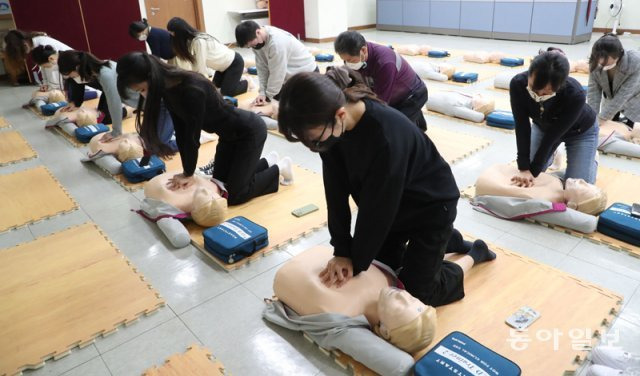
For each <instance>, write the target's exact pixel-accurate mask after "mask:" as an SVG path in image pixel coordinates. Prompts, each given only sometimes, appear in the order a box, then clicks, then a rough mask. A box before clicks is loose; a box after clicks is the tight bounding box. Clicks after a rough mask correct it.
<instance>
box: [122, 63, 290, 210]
mask: <svg viewBox="0 0 640 376" xmlns="http://www.w3.org/2000/svg"><path fill="white" fill-rule="evenodd" d="M127 88H129V89H131V90H134V91H136V92H138V93H140V95H141V96H143V97H144V101H142V100H141V101H140V102H139V103H138V110H139V111H138V114H137V117H136V128H137V130H138V133H139V134H140V136H141V137H142V139H143V141H144V145H145V148H146V149H147V150H148V151H150V152H152V153H154V154H156V155H159V156H167V155H172V154H174V153H175V152H174V151H173V150H172V149H171V148H169V147H168V146H167V145H165V144H163V143H162V142H161V141H160V139H159V137H158V115H159V113H160V105H161V102H163V103H164V105H165V106H166V108H167V110H168V111H169V114H170V115H171V118H172V119H173V125H174V130H175V135H176V143H177V146H178V151H179V153H180V158H181V160H182V169H183V172H182V173H180V174H175V175H174V176H173V178H171V179H170V180H169V182H168V185H169V188H170V189H172V190H176V189H181V188H187V187H189V186H190V185H192V184H194V182H195V178H194V177H193V173H194V171H195V168H196V164H197V161H198V149H199V148H200V142H199V139H200V132H201V131H202V130H204V131H205V132H208V133H216V134H218V136H219V137H220V138H219V140H218V146H217V149H216V155H215V169H214V171H213V177H214V178H215V179H218V180H220V181H223V182H225V188H226V189H227V190H228V192H229V197H228V203H229V205H237V204H241V203H243V202H246V201H249V200H250V199H252V198H254V197H257V196H261V195H264V194H267V193H273V192H276V191H277V190H278V180H279V176H280V175H281V174H282V175H283V178H284V181H291V179H292V174H291V160H290V159H283V161H281V162H278V163H279V164H275V163H273V161H267V160H266V159H264V158H262V159H260V154H261V153H262V148H263V146H264V142H265V140H266V137H267V130H266V127H265V125H264V122H263V121H262V119H260V117H259V116H258V115H256V114H254V113H253V112H249V111H244V110H240V109H238V108H235V107H233V106H232V105H229V104H227V103H226V102H225V101H224V100H223V99H222V96H221V95H220V94H219V93H218V91H217V90H216V89H215V87H214V86H213V84H212V83H211V81H209V80H207V79H206V78H204V77H202V76H201V75H199V74H197V73H195V72H188V71H185V70H182V69H179V68H176V67H173V66H171V65H168V64H166V63H163V62H162V61H161V60H160V59H158V58H157V57H155V56H152V55H149V54H147V53H146V52H131V53H129V54H127V55H125V56H123V57H121V58H120V60H118V90H119V92H120V94H121V95H123V96H124V95H126V94H127V93H126V89H127ZM141 110H144V117H141V116H140V111H141Z"/></svg>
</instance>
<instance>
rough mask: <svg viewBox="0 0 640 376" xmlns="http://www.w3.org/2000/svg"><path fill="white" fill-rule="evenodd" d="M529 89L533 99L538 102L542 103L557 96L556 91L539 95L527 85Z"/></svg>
mask: <svg viewBox="0 0 640 376" xmlns="http://www.w3.org/2000/svg"><path fill="white" fill-rule="evenodd" d="M527 91H528V92H529V95H530V96H531V99H533V100H534V101H536V102H538V103H542V102H544V101H546V100H549V99H551V98H553V97H555V96H556V93H553V94H547V95H538V94H536V92H535V91H533V90H531V88H530V87H529V86H528V85H527Z"/></svg>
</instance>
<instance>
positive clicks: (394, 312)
mask: <svg viewBox="0 0 640 376" xmlns="http://www.w3.org/2000/svg"><path fill="white" fill-rule="evenodd" d="M427 308H428V306H426V305H425V304H424V303H422V302H421V301H420V300H418V299H416V298H414V297H413V296H412V295H411V294H409V293H408V292H407V291H406V290H400V289H397V288H394V287H386V288H384V289H382V291H380V300H379V301H378V313H379V314H380V324H381V325H384V326H385V327H386V329H387V330H393V329H395V328H398V327H400V326H403V325H406V324H408V323H410V322H411V321H413V320H414V319H415V318H416V317H418V316H419V315H420V314H422V312H424V311H425V310H426V309H427Z"/></svg>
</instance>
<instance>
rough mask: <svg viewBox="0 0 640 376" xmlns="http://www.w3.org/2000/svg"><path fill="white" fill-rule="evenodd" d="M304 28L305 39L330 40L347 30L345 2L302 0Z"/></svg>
mask: <svg viewBox="0 0 640 376" xmlns="http://www.w3.org/2000/svg"><path fill="white" fill-rule="evenodd" d="M304 27H305V34H306V36H307V38H314V39H324V38H332V37H335V36H337V35H338V34H340V33H341V32H343V31H345V30H347V3H346V1H345V0H304Z"/></svg>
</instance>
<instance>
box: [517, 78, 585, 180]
mask: <svg viewBox="0 0 640 376" xmlns="http://www.w3.org/2000/svg"><path fill="white" fill-rule="evenodd" d="M528 77H529V76H528V73H527V72H522V73H519V74H517V75H516V76H515V77H514V78H513V79H512V80H511V84H510V85H509V94H510V96H511V110H512V111H513V118H514V120H515V123H516V143H517V146H518V169H519V170H523V171H524V170H529V171H531V174H533V176H538V175H539V174H540V172H541V171H542V168H543V167H544V164H545V163H546V161H548V160H549V158H550V157H551V155H552V154H553V151H554V148H555V147H557V145H558V144H559V143H560V142H561V141H562V139H563V138H564V137H565V136H570V135H574V134H575V135H577V134H579V133H582V132H584V131H586V130H587V129H589V128H591V127H592V126H593V124H594V123H595V120H596V114H595V112H594V111H593V110H592V109H591V107H589V105H587V103H586V93H585V92H584V90H583V89H582V85H580V83H578V81H576V80H575V79H574V78H571V77H568V78H567V82H566V83H565V85H564V86H563V87H561V88H560V90H558V91H557V93H556V95H555V97H553V98H551V99H549V100H546V101H544V102H542V104H541V103H537V102H536V101H534V100H533V99H532V98H531V96H530V95H529V92H528V91H527V81H528ZM541 106H542V107H543V108H544V111H542V113H541V111H540V109H541ZM529 118H531V119H532V120H533V122H534V123H536V124H537V125H538V127H539V128H540V130H541V131H542V132H544V136H543V138H542V142H541V143H540V147H539V148H538V151H537V152H536V154H535V156H534V157H533V160H531V151H530V149H531V123H530V121H529Z"/></svg>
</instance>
